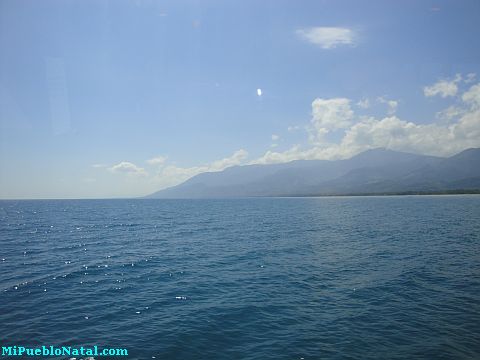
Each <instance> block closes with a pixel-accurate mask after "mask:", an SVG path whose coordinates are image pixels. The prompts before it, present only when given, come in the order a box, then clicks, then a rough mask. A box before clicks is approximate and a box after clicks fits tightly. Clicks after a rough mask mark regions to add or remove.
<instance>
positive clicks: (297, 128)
mask: <svg viewBox="0 0 480 360" xmlns="http://www.w3.org/2000/svg"><path fill="white" fill-rule="evenodd" d="M300 129H301V127H300V126H298V125H295V126H289V127H288V128H287V130H288V131H289V132H293V131H296V130H300Z"/></svg>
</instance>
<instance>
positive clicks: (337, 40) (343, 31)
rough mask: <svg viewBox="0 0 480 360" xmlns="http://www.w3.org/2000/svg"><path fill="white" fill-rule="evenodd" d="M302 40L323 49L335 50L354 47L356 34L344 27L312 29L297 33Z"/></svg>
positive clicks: (300, 30)
mask: <svg viewBox="0 0 480 360" xmlns="http://www.w3.org/2000/svg"><path fill="white" fill-rule="evenodd" d="M296 33H297V35H299V36H300V37H301V38H303V39H305V40H307V41H309V42H311V43H312V44H315V45H319V46H320V47H321V48H322V49H333V48H336V47H337V46H340V45H354V43H355V33H354V32H353V31H352V30H351V29H348V28H342V27H312V28H305V29H299V30H297V31H296Z"/></svg>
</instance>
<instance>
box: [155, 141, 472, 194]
mask: <svg viewBox="0 0 480 360" xmlns="http://www.w3.org/2000/svg"><path fill="white" fill-rule="evenodd" d="M458 189H465V190H472V189H480V149H478V148H475V149H467V150H464V151H462V152H461V153H459V154H456V155H454V156H451V157H449V158H441V157H435V156H427V155H418V154H410V153H404V152H397V151H392V150H386V149H382V148H379V149H374V150H367V151H365V152H362V153H360V154H358V155H356V156H354V157H352V158H350V159H346V160H335V161H330V160H296V161H292V162H289V163H283V164H269V165H244V166H234V167H230V168H227V169H225V170H223V171H221V172H211V173H202V174H199V175H196V176H194V177H192V178H190V179H189V180H187V181H185V182H183V183H182V184H180V185H177V186H174V187H171V188H167V189H164V190H160V191H158V192H156V193H154V194H151V195H149V196H148V197H149V198H219V197H220V198H221V197H246V196H306V195H346V194H376V193H378V194H381V193H395V192H415V191H418V192H429V191H432V192H434V191H447V190H458Z"/></svg>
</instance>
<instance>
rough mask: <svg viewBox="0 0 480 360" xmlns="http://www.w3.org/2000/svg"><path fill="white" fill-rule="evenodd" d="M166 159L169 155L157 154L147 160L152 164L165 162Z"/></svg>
mask: <svg viewBox="0 0 480 360" xmlns="http://www.w3.org/2000/svg"><path fill="white" fill-rule="evenodd" d="M165 161H167V157H166V156H161V155H159V156H156V157H154V158H152V159H148V160H147V164H150V165H162V164H164V163H165Z"/></svg>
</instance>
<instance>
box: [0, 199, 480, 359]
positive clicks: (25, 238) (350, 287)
mask: <svg viewBox="0 0 480 360" xmlns="http://www.w3.org/2000/svg"><path fill="white" fill-rule="evenodd" d="M479 254H480V197H479V196H445V197H437V196H422V197H417V196H405V197H366V198H365V197H352V198H348V197H345V198H304V199H231V200H61V201H60V200H58V201H1V202H0V338H1V339H2V345H3V344H11V345H15V344H23V345H31V346H35V345H43V344H55V345H64V344H70V345H76V346H80V345H84V346H87V345H95V344H97V345H100V346H105V347H107V346H108V347H120V348H127V349H128V350H129V352H130V354H131V356H129V358H130V359H151V358H153V357H155V358H156V359H167V358H168V359H301V358H303V359H413V358H415V359H477V358H480V255H479Z"/></svg>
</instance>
